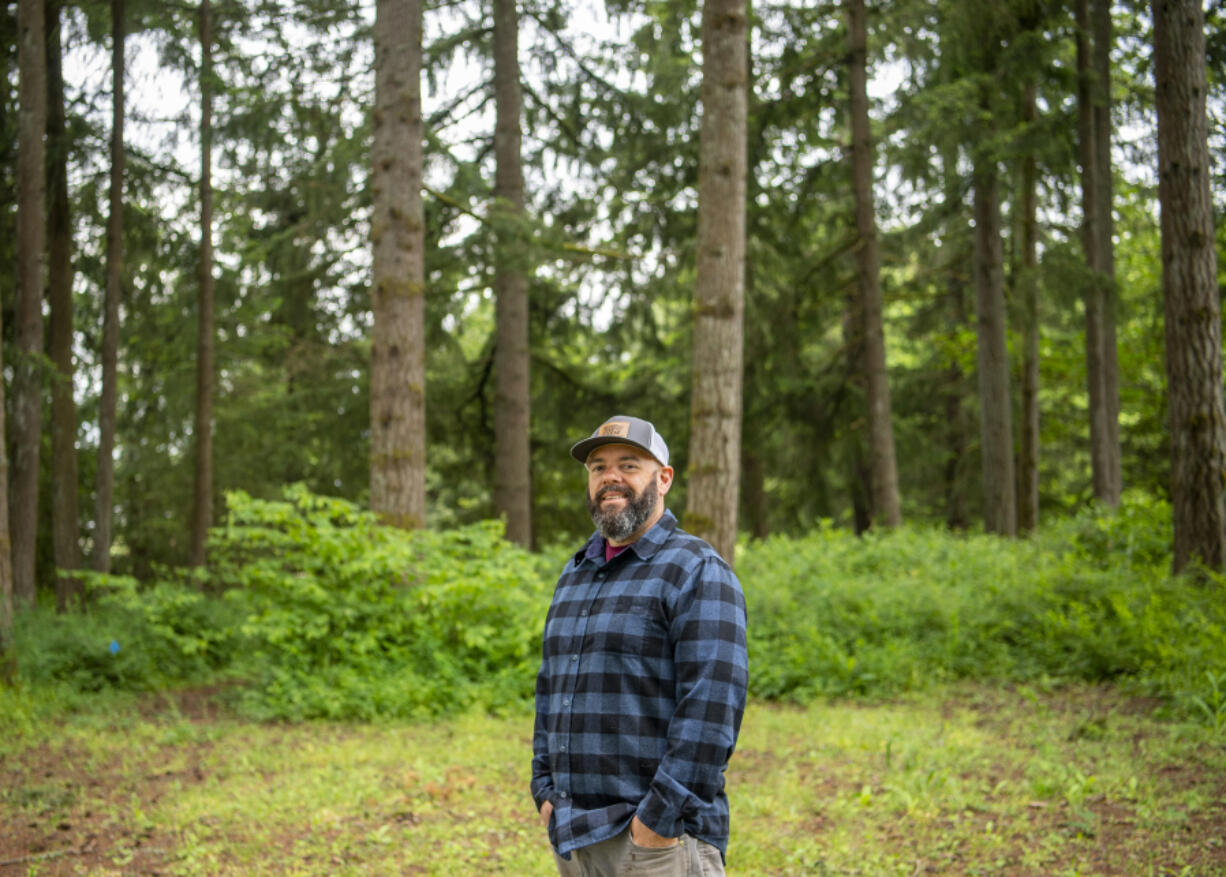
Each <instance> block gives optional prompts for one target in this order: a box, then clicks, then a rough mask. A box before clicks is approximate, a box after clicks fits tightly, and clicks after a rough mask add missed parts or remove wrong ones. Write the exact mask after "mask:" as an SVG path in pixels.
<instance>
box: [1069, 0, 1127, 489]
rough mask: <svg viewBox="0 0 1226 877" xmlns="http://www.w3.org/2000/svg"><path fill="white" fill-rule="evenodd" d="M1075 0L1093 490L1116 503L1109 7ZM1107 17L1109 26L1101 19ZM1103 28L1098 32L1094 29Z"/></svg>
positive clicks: (1117, 454) (1118, 486)
mask: <svg viewBox="0 0 1226 877" xmlns="http://www.w3.org/2000/svg"><path fill="white" fill-rule="evenodd" d="M1102 5H1103V4H1102V3H1100V2H1097V0H1096V4H1095V6H1096V8H1095V10H1094V14H1093V19H1092V17H1091V9H1090V0H1075V2H1074V14H1075V18H1076V22H1077V71H1078V76H1077V107H1078V113H1077V119H1078V125H1077V129H1078V156H1079V159H1080V161H1081V192H1082V194H1081V201H1082V211H1083V214H1084V216H1083V222H1082V249H1083V250H1084V252H1085V258H1086V267H1087V269H1088V272H1089V277H1088V281H1087V284H1086V289H1085V294H1084V302H1085V346H1086V382H1087V391H1088V395H1089V405H1090V411H1089V414H1090V466H1091V475H1092V483H1093V489H1094V496H1095V497H1096V498H1097V499H1098V500H1099V501H1101V502H1103V503H1106V504H1107V505H1110V506H1116V505H1119V501H1120V492H1121V480H1122V477H1121V472H1120V450H1119V377H1118V371H1119V369H1118V364H1117V356H1116V350H1115V306H1114V295H1113V292H1112V286H1113V282H1114V278H1113V274H1114V249H1113V245H1112V242H1111V235H1112V233H1113V224H1112V219H1111V194H1112V186H1111V141H1110V92H1109V84H1110V80H1109V76H1110V71H1109V67H1108V69H1107V70H1105V71H1104V70H1100V69H1098V67H1099V65H1100V64H1101V63H1104V62H1105V63H1107V64H1108V65H1109V52H1110V12H1109V10H1105V11H1103V10H1100V8H1099V7H1102ZM1103 14H1106V15H1107V24H1106V32H1105V33H1101V31H1102V30H1103V28H1102V26H1101V23H1100V19H1101V18H1102V16H1103ZM1096 31H1098V32H1096Z"/></svg>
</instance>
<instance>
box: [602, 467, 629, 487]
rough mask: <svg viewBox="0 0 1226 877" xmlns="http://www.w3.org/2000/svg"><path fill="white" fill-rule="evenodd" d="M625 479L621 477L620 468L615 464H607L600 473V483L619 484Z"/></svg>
mask: <svg viewBox="0 0 1226 877" xmlns="http://www.w3.org/2000/svg"><path fill="white" fill-rule="evenodd" d="M624 480H625V479H624V478H623V477H622V473H621V470H620V469H618V468H617V467H616V466H609V467H608V468H607V469H605V470H604V471H603V472H601V473H600V484H601V485H605V484H620V483H621V482H622V481H624Z"/></svg>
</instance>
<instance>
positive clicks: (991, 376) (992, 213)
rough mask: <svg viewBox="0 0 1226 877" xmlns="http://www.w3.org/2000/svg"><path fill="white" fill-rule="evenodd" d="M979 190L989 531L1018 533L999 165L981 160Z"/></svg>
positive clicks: (978, 287)
mask: <svg viewBox="0 0 1226 877" xmlns="http://www.w3.org/2000/svg"><path fill="white" fill-rule="evenodd" d="M974 186H975V198H974V200H975V204H974V211H975V304H976V308H975V311H976V317H977V323H978V326H977V337H978V365H979V409H980V415H979V416H980V435H981V445H982V452H983V515H984V526H985V528H986V529H987V530H988V532H990V533H997V534H999V535H1002V536H1015V535H1017V500H1016V488H1015V481H1014V466H1013V416H1012V409H1011V407H1010V400H1009V350H1008V346H1007V344H1006V336H1005V329H1006V322H1007V320H1006V312H1005V293H1004V281H1003V272H1002V269H1001V263H1002V256H1001V250H1002V246H1001V237H1000V195H999V182H998V178H997V170H996V164H995V162H994V161H993V160H991V159H989V158H985V157H982V156H980V157H978V158H977V159H976V163H975V170H974Z"/></svg>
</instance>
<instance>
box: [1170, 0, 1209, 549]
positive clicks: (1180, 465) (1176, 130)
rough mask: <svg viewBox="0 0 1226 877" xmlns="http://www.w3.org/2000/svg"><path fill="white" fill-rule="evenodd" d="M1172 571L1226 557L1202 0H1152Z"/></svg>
mask: <svg viewBox="0 0 1226 877" xmlns="http://www.w3.org/2000/svg"><path fill="white" fill-rule="evenodd" d="M1152 9H1153V17H1154V80H1155V85H1156V91H1155V98H1156V105H1157V111H1158V199H1159V202H1160V203H1161V212H1162V292H1163V299H1164V302H1165V316H1166V373H1167V395H1168V398H1169V405H1170V411H1169V417H1170V433H1171V505H1172V512H1173V516H1174V524H1175V539H1174V551H1173V567H1174V570H1175V571H1176V572H1180V571H1181V570H1184V569H1186V568H1188V566H1189V565H1192V564H1203V565H1204V566H1205V567H1207V568H1208V569H1210V570H1214V571H1218V572H1220V571H1221V570H1222V569H1223V566H1224V565H1226V414H1224V413H1223V399H1222V326H1221V311H1220V304H1219V300H1218V286H1217V257H1216V253H1215V251H1214V229H1213V216H1212V200H1211V197H1210V179H1211V175H1212V166H1211V164H1210V160H1209V143H1208V130H1209V129H1208V120H1207V117H1206V110H1205V94H1206V91H1207V88H1208V83H1207V76H1206V65H1205V19H1204V10H1203V9H1202V7H1201V3H1200V0H1153V3H1152Z"/></svg>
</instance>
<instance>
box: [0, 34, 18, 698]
mask: <svg viewBox="0 0 1226 877" xmlns="http://www.w3.org/2000/svg"><path fill="white" fill-rule="evenodd" d="M4 14H5V15H6V16H8V15H9V14H10V13H9V12H8V10H5V13H4ZM10 72H11V68H10V67H9V57H4V59H3V60H0V124H3V123H5V122H7V121H8V119H7V113H6V112H5V107H7V106H8V105H9V101H10V97H11V92H10V91H9V88H10V85H9V83H10V82H11V78H10V75H9V74H10ZM5 127H7V126H5ZM9 194H10V193H9V191H8V190H7V187H6V189H5V191H4V195H6V196H9ZM14 194H15V193H14ZM10 197H11V196H10ZM6 230H7V224H6ZM2 314H3V309H2V308H0V316H2ZM3 337H4V331H3V320H2V319H0V339H2V338H3ZM2 360H3V356H2V344H0V376H3V374H4V367H3V361H2ZM4 421H5V400H4V380H3V379H2V377H0V682H5V683H8V682H11V681H12V680H13V678H14V677H15V676H16V674H17V666H16V660H15V658H14V655H13V646H12V643H13V543H12V541H11V540H10V538H9V455H8V441H7V439H6V438H5V436H6V433H5V423H4Z"/></svg>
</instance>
